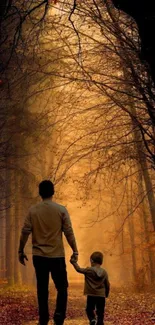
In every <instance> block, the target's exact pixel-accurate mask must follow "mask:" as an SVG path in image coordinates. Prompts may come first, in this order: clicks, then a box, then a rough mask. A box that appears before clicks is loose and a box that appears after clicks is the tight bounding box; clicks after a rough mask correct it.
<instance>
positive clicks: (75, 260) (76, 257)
mask: <svg viewBox="0 0 155 325" xmlns="http://www.w3.org/2000/svg"><path fill="white" fill-rule="evenodd" d="M77 261H78V253H73V254H72V256H71V259H70V262H71V263H76V262H77Z"/></svg>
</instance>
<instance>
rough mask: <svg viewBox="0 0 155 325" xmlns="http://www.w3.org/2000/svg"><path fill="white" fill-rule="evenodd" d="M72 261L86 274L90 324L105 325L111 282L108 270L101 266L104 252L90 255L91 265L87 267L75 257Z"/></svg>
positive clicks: (87, 310)
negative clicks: (77, 261) (82, 265)
mask: <svg viewBox="0 0 155 325" xmlns="http://www.w3.org/2000/svg"><path fill="white" fill-rule="evenodd" d="M70 262H71V264H73V266H74V268H75V270H76V271H77V272H79V273H82V274H84V275H85V286H84V294H85V295H87V306H86V313H87V316H88V319H89V321H90V324H91V325H95V324H96V325H104V308H105V298H106V297H108V295H109V290H110V284H109V280H108V274H107V272H106V271H105V270H104V269H103V268H101V265H102V263H103V254H102V253H101V252H94V253H93V254H92V255H91V256H90V263H91V266H90V267H87V268H81V267H80V266H79V265H78V263H76V262H75V261H74V259H73V258H72V259H71V260H70ZM95 312H96V313H95ZM96 316H97V322H96Z"/></svg>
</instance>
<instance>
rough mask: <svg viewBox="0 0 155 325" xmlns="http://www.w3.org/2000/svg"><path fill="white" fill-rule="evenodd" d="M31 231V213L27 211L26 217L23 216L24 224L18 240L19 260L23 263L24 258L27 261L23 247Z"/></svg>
mask: <svg viewBox="0 0 155 325" xmlns="http://www.w3.org/2000/svg"><path fill="white" fill-rule="evenodd" d="M31 232H32V223H31V215H30V212H29V213H28V215H27V217H26V218H25V222H24V226H23V228H22V231H21V236H20V242H19V249H18V254H19V262H20V263H21V264H23V265H25V261H24V260H25V259H26V260H27V261H28V258H27V256H26V255H25V254H24V247H25V245H26V243H27V240H28V237H29V235H30V233H31Z"/></svg>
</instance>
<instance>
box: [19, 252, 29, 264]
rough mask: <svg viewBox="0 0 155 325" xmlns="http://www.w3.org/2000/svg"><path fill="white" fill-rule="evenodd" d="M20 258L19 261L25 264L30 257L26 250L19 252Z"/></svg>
mask: <svg viewBox="0 0 155 325" xmlns="http://www.w3.org/2000/svg"><path fill="white" fill-rule="evenodd" d="M18 259H19V262H20V263H21V264H22V265H25V260H26V261H28V258H27V256H26V255H25V254H24V252H23V253H22V252H21V253H18Z"/></svg>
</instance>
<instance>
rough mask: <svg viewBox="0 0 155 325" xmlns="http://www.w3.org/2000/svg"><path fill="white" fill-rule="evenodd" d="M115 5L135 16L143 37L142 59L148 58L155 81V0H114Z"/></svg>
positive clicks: (154, 80)
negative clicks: (154, 35)
mask: <svg viewBox="0 0 155 325" xmlns="http://www.w3.org/2000/svg"><path fill="white" fill-rule="evenodd" d="M112 2H113V4H114V6H115V7H116V8H117V9H119V10H122V11H124V12H125V13H127V14H128V15H129V16H131V17H133V18H134V20H135V21H136V23H137V26H138V29H139V36H140V39H141V59H142V60H146V61H147V62H148V64H149V67H150V73H151V76H152V79H153V82H154V83H155V60H154V58H155V42H154V37H153V32H154V29H155V2H154V1H152V0H147V1H141V0H136V1H135V0H125V1H124V0H112Z"/></svg>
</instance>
